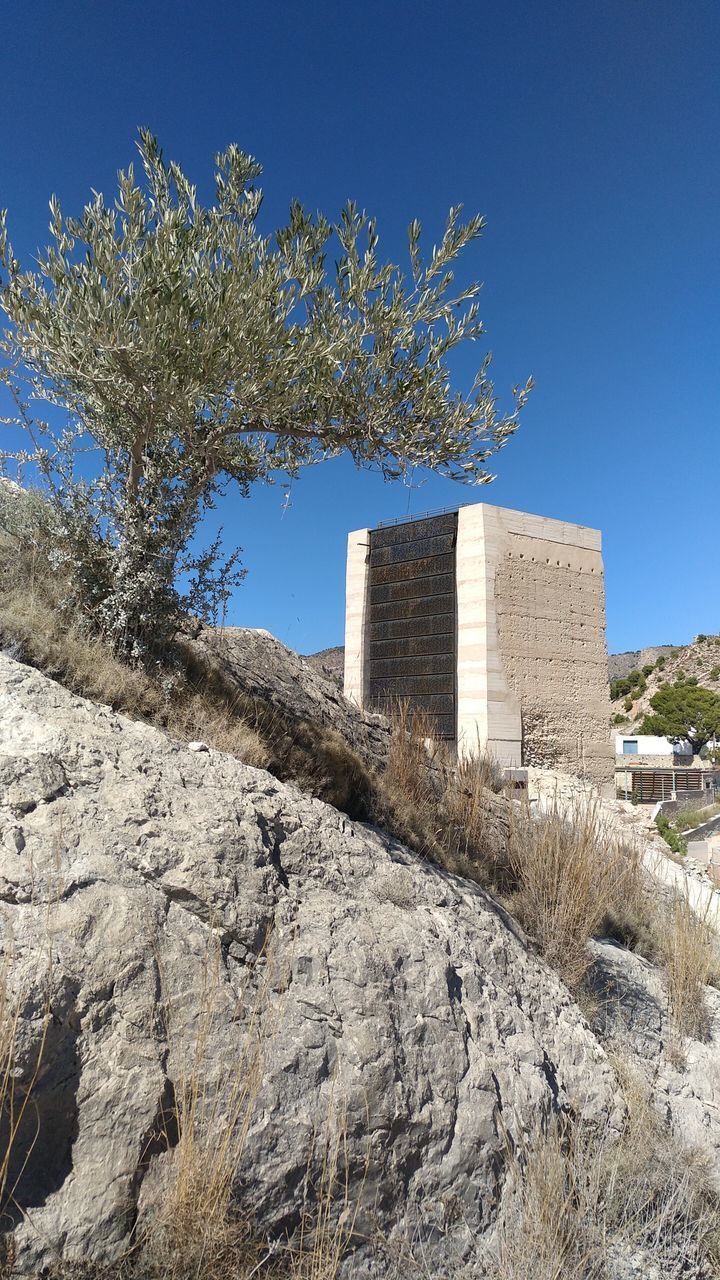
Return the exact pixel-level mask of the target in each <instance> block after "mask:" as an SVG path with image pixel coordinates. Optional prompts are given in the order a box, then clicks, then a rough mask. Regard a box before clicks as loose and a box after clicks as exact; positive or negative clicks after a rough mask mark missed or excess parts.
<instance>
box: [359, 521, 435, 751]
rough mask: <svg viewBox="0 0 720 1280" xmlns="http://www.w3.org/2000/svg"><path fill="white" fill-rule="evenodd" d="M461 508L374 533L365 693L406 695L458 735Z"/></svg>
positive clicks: (388, 698)
mask: <svg viewBox="0 0 720 1280" xmlns="http://www.w3.org/2000/svg"><path fill="white" fill-rule="evenodd" d="M456 537H457V513H450V514H444V515H441V516H432V517H428V518H427V519H424V520H413V521H408V522H407V523H406V524H401V525H393V526H390V527H388V528H384V529H373V530H372V531H371V533H370V564H369V583H368V618H367V637H366V643H367V650H366V652H367V666H366V697H367V700H368V702H369V704H370V705H372V706H375V707H377V708H378V709H379V710H384V711H391V710H392V709H393V708H394V707H396V706H397V704H398V703H399V702H400V701H403V702H407V704H408V705H409V708H410V710H411V711H421V712H423V713H425V714H427V715H429V716H430V717H431V719H432V721H433V725H434V731H435V732H436V733H437V734H438V736H440V737H445V738H454V736H455V684H456V636H455V630H456V621H455V615H456V590H455V550H454V549H455V542H456Z"/></svg>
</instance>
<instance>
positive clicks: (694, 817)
mask: <svg viewBox="0 0 720 1280" xmlns="http://www.w3.org/2000/svg"><path fill="white" fill-rule="evenodd" d="M718 814H720V804H710V805H707V806H706V807H705V808H704V809H681V810H680V811H679V812H678V813H674V814H673V816H672V824H673V826H674V827H675V829H676V830H677V831H680V832H684V831H691V830H692V829H693V828H694V827H700V826H702V824H703V823H704V822H709V821H710V819H711V818H716V817H717V816H718Z"/></svg>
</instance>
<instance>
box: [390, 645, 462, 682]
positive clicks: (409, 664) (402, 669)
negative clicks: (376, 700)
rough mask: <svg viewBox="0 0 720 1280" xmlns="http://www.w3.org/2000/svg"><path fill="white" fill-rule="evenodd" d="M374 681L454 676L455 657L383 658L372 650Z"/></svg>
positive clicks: (439, 655)
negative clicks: (398, 677)
mask: <svg viewBox="0 0 720 1280" xmlns="http://www.w3.org/2000/svg"><path fill="white" fill-rule="evenodd" d="M371 661H372V675H373V679H374V680H383V679H387V678H390V679H395V678H396V677H397V676H439V675H454V674H455V655H454V654H452V653H433V654H430V655H427V656H425V657H417V656H412V655H411V656H409V657H407V658H398V657H392V658H383V657H381V656H379V655H378V654H377V653H376V652H375V649H374V646H373V650H372V654H371Z"/></svg>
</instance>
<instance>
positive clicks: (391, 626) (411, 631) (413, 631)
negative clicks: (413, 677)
mask: <svg viewBox="0 0 720 1280" xmlns="http://www.w3.org/2000/svg"><path fill="white" fill-rule="evenodd" d="M451 598H452V597H451ZM416 603H417V604H418V605H420V606H422V605H423V604H424V603H425V602H424V601H417V602H416ZM382 607H383V608H386V607H387V606H382ZM380 608H381V606H380V605H376V606H375V609H374V610H373V613H377V611H378V609H380ZM448 634H450V635H451V636H452V637H453V642H454V636H455V626H454V618H453V614H452V612H451V611H450V610H447V611H446V612H444V613H426V614H423V613H422V609H420V613H419V615H418V616H416V617H409V616H408V613H407V611H405V614H404V616H403V617H401V618H388V619H387V620H386V621H380V622H373V623H370V625H369V637H370V640H371V641H379V640H410V639H412V638H414V637H417V638H418V639H419V638H421V637H424V636H427V638H428V639H430V638H431V637H433V636H440V635H448ZM442 643H444V642H442ZM393 652H395V649H394V650H393ZM403 652H404V650H403Z"/></svg>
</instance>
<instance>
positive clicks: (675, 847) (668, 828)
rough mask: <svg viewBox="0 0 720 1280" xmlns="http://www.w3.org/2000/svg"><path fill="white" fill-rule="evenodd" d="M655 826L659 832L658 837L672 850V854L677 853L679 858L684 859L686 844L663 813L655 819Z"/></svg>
mask: <svg viewBox="0 0 720 1280" xmlns="http://www.w3.org/2000/svg"><path fill="white" fill-rule="evenodd" d="M655 826H656V827H657V829H658V831H659V832H660V835H661V836H662V838H663V840H664V841H665V843H666V845H668V847H669V848H670V849H672V851H673V853H678V854H680V856H681V857H684V856H685V854H686V853H687V844H686V843H685V841H684V840H683V838H682V836H681V835H680V834H679V832H677V831H676V830H675V828H674V826H673V825H672V823H671V822H670V821H669V820H668V819H667V818H666V817H665V814H664V813H659V814H658V816H657V818H656V819H655Z"/></svg>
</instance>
